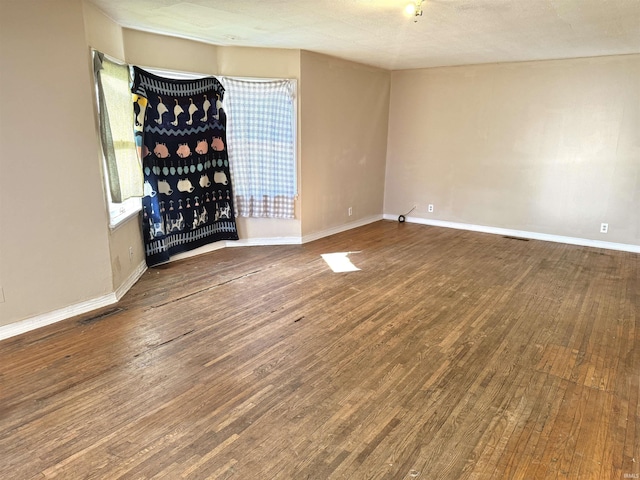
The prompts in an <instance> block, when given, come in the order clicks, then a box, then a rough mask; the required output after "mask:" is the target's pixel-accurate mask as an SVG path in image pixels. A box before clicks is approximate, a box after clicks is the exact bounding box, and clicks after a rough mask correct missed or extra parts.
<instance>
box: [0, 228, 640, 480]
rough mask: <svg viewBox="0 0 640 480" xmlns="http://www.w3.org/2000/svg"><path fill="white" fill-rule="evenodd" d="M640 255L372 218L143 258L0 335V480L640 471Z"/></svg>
mask: <svg viewBox="0 0 640 480" xmlns="http://www.w3.org/2000/svg"><path fill="white" fill-rule="evenodd" d="M331 252H353V253H351V254H350V256H349V258H350V259H351V261H352V262H353V264H354V265H356V266H357V267H359V268H360V269H361V270H360V271H356V272H350V273H333V272H332V271H331V270H330V269H329V268H328V267H327V265H326V263H325V262H324V261H323V260H322V258H321V257H320V254H323V253H331ZM639 259H640V256H639V255H636V254H631V253H623V252H614V251H607V250H600V249H592V248H584V247H577V246H570V245H563V244H554V243H546V242H540V241H524V240H518V239H509V238H503V237H500V236H495V235H487V234H481V233H473V232H464V231H456V230H451V229H444V228H435V227H427V226H421V225H412V224H406V223H405V224H398V223H396V222H377V223H374V224H371V225H368V226H365V227H361V228H358V229H356V230H352V231H349V232H345V233H342V234H339V235H335V236H332V237H328V238H325V239H322V240H318V241H315V242H312V243H309V244H305V245H301V246H276V247H273V246H270V247H247V248H227V249H224V250H218V251H216V252H212V253H210V254H206V255H202V256H199V257H194V258H191V259H188V260H184V261H180V262H175V263H172V264H169V265H166V266H163V267H160V268H155V269H151V270H150V271H148V272H147V273H146V274H145V275H144V276H143V278H142V279H141V280H140V281H139V282H138V283H137V284H136V285H135V286H134V287H133V289H132V290H131V291H130V292H129V293H128V294H127V295H126V296H125V298H124V299H123V300H122V301H121V302H120V303H119V304H117V305H115V306H112V307H109V308H105V309H103V310H100V311H98V312H92V313H91V314H87V315H83V316H79V317H76V318H74V319H69V320H67V321H64V322H60V323H58V324H55V325H52V326H49V327H46V328H42V329H40V330H37V331H33V332H30V333H28V334H25V335H22V336H20V337H14V338H12V339H9V340H6V341H3V342H0V385H1V391H0V456H1V461H0V478H3V479H12V480H17V479H31V478H34V479H35V478H38V479H39V478H54V477H55V478H62V479H85V478H87V479H116V478H126V479H138V478H166V479H179V478H190V479H200V478H212V479H215V478H220V479H228V478H231V479H307V478H308V479H373V478H375V479H414V478H419V479H451V480H454V479H455V480H459V479H500V478H510V479H511V478H514V479H516V478H518V479H543V478H544V479H547V478H579V479H599V480H600V479H624V478H640V451H639V450H640V422H639V419H640V404H639V403H638V398H639V394H640V343H639V340H640V262H639Z"/></svg>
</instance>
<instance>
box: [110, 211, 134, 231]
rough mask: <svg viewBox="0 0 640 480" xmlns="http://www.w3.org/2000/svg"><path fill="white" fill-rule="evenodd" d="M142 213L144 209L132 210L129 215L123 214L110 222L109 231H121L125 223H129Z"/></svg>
mask: <svg viewBox="0 0 640 480" xmlns="http://www.w3.org/2000/svg"><path fill="white" fill-rule="evenodd" d="M141 211H142V207H140V208H137V209H135V210H130V211H128V212H127V213H123V214H122V215H119V216H118V217H117V218H115V219H110V220H109V230H111V231H112V232H114V231H116V230H117V229H119V228H120V227H121V226H122V225H124V224H125V223H129V221H130V220H131V219H132V218H134V217H137V216H138V214H139V213H140V212H141Z"/></svg>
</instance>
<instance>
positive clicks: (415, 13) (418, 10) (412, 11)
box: [404, 0, 424, 22]
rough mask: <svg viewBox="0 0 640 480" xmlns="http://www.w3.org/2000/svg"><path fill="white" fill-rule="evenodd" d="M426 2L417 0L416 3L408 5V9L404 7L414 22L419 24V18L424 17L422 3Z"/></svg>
mask: <svg viewBox="0 0 640 480" xmlns="http://www.w3.org/2000/svg"><path fill="white" fill-rule="evenodd" d="M423 1H424V0H415V2H411V3H408V4H407V6H406V7H404V13H405V14H406V15H407V16H408V17H413V21H414V22H417V21H418V17H421V16H422V2H423Z"/></svg>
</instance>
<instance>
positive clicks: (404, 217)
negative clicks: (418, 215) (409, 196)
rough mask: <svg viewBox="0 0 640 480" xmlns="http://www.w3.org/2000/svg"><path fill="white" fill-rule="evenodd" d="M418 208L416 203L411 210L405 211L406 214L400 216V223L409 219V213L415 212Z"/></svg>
mask: <svg viewBox="0 0 640 480" xmlns="http://www.w3.org/2000/svg"><path fill="white" fill-rule="evenodd" d="M415 209H416V206H415V205H414V206H413V208H412V209H411V210H409V211H408V212H407V213H405V214H404V215H400V216H399V217H398V222H400V223H404V221H405V220H406V219H407V215H409V214H410V213H411V212H413V211H414V210H415Z"/></svg>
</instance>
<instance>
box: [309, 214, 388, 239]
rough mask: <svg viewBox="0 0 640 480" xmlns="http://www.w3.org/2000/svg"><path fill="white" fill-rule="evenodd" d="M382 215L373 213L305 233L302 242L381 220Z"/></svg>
mask: <svg viewBox="0 0 640 480" xmlns="http://www.w3.org/2000/svg"><path fill="white" fill-rule="evenodd" d="M382 218H383V216H382V215H373V216H371V217H367V218H363V219H361V220H356V221H355V222H351V223H346V224H344V225H339V226H337V227H333V228H328V229H327V230H322V231H321V232H315V233H311V234H309V235H305V236H303V237H302V243H309V242H313V241H314V240H319V239H321V238H324V237H328V236H329V235H335V234H336V233H342V232H346V231H347V230H351V229H353V228H358V227H362V226H364V225H369V224H370V223H373V222H377V221H378V220H382Z"/></svg>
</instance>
